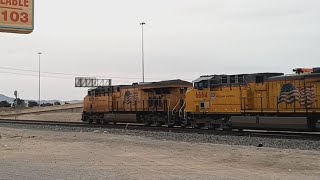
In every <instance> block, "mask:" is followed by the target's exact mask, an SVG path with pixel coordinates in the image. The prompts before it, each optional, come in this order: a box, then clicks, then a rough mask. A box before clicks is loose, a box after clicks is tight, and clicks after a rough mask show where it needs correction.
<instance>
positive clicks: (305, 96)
mask: <svg viewBox="0 0 320 180" xmlns="http://www.w3.org/2000/svg"><path fill="white" fill-rule="evenodd" d="M294 71H295V72H296V74H293V75H284V74H282V73H255V74H237V75H211V76H201V77H200V78H198V79H196V80H195V81H194V86H193V88H190V89H188V91H187V93H186V109H185V123H186V124H189V125H191V126H194V127H201V126H206V127H213V128H217V127H219V128H236V129H240V130H241V129H244V128H258V129H271V128H272V129H295V130H299V129H300V130H306V129H311V130H313V129H316V128H317V127H318V126H319V122H320V102H319V100H320V68H313V69H311V70H310V69H302V68H298V69H295V70H294Z"/></svg>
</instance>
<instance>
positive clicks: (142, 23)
mask: <svg viewBox="0 0 320 180" xmlns="http://www.w3.org/2000/svg"><path fill="white" fill-rule="evenodd" d="M145 24H146V23H144V22H141V23H140V25H141V28H142V57H141V58H142V82H144V44H143V25H145Z"/></svg>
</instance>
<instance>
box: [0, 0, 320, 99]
mask: <svg viewBox="0 0 320 180" xmlns="http://www.w3.org/2000/svg"><path fill="white" fill-rule="evenodd" d="M35 5H36V7H35V30H34V32H33V33H32V34H30V35H17V34H5V33H1V34H0V39H1V41H0V53H1V54H0V60H1V64H0V82H1V88H0V94H1V93H2V94H5V95H10V96H13V91H14V90H18V91H19V92H20V96H21V97H22V98H26V99H37V96H38V79H37V78H38V77H37V73H36V72H35V73H32V72H27V71H15V70H8V69H3V68H16V69H24V70H35V71H36V70H37V68H38V56H37V52H38V51H41V52H43V55H42V59H41V60H42V71H46V72H61V73H68V74H74V75H73V76H68V75H53V74H43V78H42V98H43V99H60V100H72V99H82V98H83V96H84V95H85V94H86V89H77V88H75V87H74V77H75V76H77V75H88V76H98V77H106V78H108V77H109V78H112V79H113V81H114V83H117V84H122V83H130V84H131V83H133V82H137V81H141V27H140V25H139V23H140V22H141V21H144V22H146V25H145V60H146V63H145V68H146V80H147V81H153V80H164V79H177V78H180V79H184V80H190V81H191V80H193V79H196V78H197V77H198V76H200V75H204V74H220V73H225V74H233V73H251V72H285V73H290V72H291V70H292V68H295V67H315V66H320V63H319V62H320V61H319V60H320V53H319V52H320V51H319V47H320V11H319V7H320V1H318V0H161V1H160V0H159V1H155V0H134V1H133V0H117V1H110V0H90V1H85V0H67V1H66V0H54V1H52V0H41V1H40V0H36V2H35ZM1 68H2V69H1ZM14 73H15V74H14ZM22 74H26V75H22ZM44 76H47V77H44ZM48 76H50V77H48Z"/></svg>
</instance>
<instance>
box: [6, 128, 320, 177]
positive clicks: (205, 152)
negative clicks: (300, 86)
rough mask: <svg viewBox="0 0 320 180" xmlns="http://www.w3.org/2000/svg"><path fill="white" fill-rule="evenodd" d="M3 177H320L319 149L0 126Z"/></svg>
mask: <svg viewBox="0 0 320 180" xmlns="http://www.w3.org/2000/svg"><path fill="white" fill-rule="evenodd" d="M0 134H1V139H0V179H304V180H307V179H320V171H319V169H320V152H317V151H301V150H279V149H272V148H255V147H243V146H230V145H214V144H192V143H187V142H174V141H160V140H152V139H148V138H143V137H135V136H124V135H112V134H105V133H93V132H85V133H84V132H58V131H40V130H30V129H28V130H22V129H11V128H2V127H1V128H0Z"/></svg>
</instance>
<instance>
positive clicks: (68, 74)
mask: <svg viewBox="0 0 320 180" xmlns="http://www.w3.org/2000/svg"><path fill="white" fill-rule="evenodd" d="M0 69H6V70H14V71H22V72H33V73H38V72H39V71H35V70H29V69H18V68H9V67H0ZM7 73H9V72H7ZM41 74H54V75H63V76H85V77H90V76H92V75H85V74H70V73H62V72H45V71H44V72H41ZM21 75H22V74H21ZM24 75H25V74H24ZM48 77H49V76H48ZM95 77H106V76H100V75H99V76H95ZM108 78H111V79H122V80H125V79H140V78H134V77H119V76H118V77H116V76H114V77H109V76H108ZM150 79H151V78H150ZM152 79H158V78H152ZM158 80H160V79H158Z"/></svg>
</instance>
